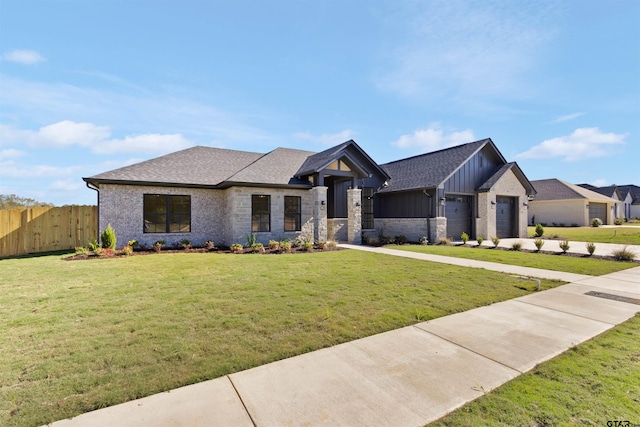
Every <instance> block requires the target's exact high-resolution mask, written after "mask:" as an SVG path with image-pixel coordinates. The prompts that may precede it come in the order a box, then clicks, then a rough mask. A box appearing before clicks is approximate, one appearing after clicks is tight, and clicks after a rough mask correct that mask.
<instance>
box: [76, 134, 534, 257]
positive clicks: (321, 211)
mask: <svg viewBox="0 0 640 427" xmlns="http://www.w3.org/2000/svg"><path fill="white" fill-rule="evenodd" d="M83 179H84V180H85V181H86V182H87V186H88V187H90V188H92V189H95V190H97V191H98V206H99V228H100V230H104V229H105V228H106V227H107V225H108V224H111V225H112V226H113V228H114V229H115V231H116V236H117V238H118V241H119V242H126V241H128V240H131V239H136V240H138V241H139V242H140V243H142V244H146V245H150V244H153V242H155V241H157V240H165V241H166V242H167V244H172V243H174V242H178V241H180V240H182V239H188V240H190V241H192V242H193V243H194V244H200V243H202V242H204V241H206V240H213V241H214V242H216V243H218V244H225V245H230V244H231V243H244V242H246V241H247V237H248V236H249V235H250V234H255V235H256V236H257V239H258V241H260V242H262V243H266V242H267V241H268V240H270V239H274V240H281V239H285V238H289V239H293V238H296V237H298V236H300V235H303V236H305V237H307V238H310V239H314V240H316V241H326V240H337V241H343V242H352V243H360V242H361V238H362V235H363V234H372V235H376V234H384V235H386V236H391V237H393V236H396V235H404V236H406V237H407V238H408V239H409V240H412V241H418V240H419V239H420V237H422V236H426V237H428V238H429V240H430V241H437V240H440V239H443V238H445V237H450V238H453V239H456V240H458V239H459V238H460V235H461V234H462V233H463V232H466V233H467V234H469V236H470V237H471V238H474V237H476V236H479V235H482V236H483V237H485V238H490V237H493V236H499V237H514V236H516V237H517V236H522V237H524V236H526V233H527V230H526V227H527V208H528V200H529V199H530V198H531V197H532V196H533V195H534V194H535V190H534V188H533V186H532V185H531V183H530V182H529V181H528V179H527V178H526V176H525V175H524V173H523V172H522V171H521V170H520V168H519V167H518V165H517V164H516V163H507V162H506V160H505V159H504V157H503V156H502V154H501V153H500V152H499V151H498V149H497V148H496V146H495V145H494V143H493V141H491V140H490V139H484V140H481V141H476V142H472V143H468V144H463V145H460V146H457V147H452V148H448V149H445V150H440V151H437V152H434V153H428V154H423V155H420V156H415V157H410V158H408V159H403V160H398V161H396V162H391V163H387V164H383V165H378V164H376V163H375V162H374V161H373V160H372V159H371V158H370V157H369V156H368V155H367V153H365V152H364V151H363V150H362V148H360V146H358V144H356V143H355V142H354V141H352V140H350V141H347V142H345V143H342V144H340V145H337V146H335V147H332V148H329V149H327V150H325V151H322V152H320V153H313V152H309V151H302V150H294V149H288V148H278V149H275V150H273V151H271V152H269V153H266V154H263V153H252V152H244V151H235V150H226V149H220V148H209V147H193V148H189V149H186V150H182V151H178V152H175V153H172V154H168V155H165V156H162V157H158V158H155V159H151V160H148V161H145V162H141V163H137V164H134V165H131V166H126V167H123V168H120V169H116V170H112V171H109V172H105V173H101V174H98V175H95V176H92V177H89V178H83Z"/></svg>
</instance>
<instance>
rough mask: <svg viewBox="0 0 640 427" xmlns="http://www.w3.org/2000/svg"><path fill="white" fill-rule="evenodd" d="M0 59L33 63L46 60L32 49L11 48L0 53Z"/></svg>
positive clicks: (25, 63)
mask: <svg viewBox="0 0 640 427" xmlns="http://www.w3.org/2000/svg"><path fill="white" fill-rule="evenodd" d="M2 59H3V60H5V61H9V62H16V63H18V64H24V65H33V64H37V63H38V62H42V61H46V58H45V57H44V56H42V55H40V54H39V53H38V52H36V51H34V50H12V51H11V52H7V53H5V54H3V55H2Z"/></svg>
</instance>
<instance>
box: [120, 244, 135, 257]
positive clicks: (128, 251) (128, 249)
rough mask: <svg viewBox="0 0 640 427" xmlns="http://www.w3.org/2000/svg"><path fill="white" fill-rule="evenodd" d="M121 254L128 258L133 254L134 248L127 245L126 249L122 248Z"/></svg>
mask: <svg viewBox="0 0 640 427" xmlns="http://www.w3.org/2000/svg"><path fill="white" fill-rule="evenodd" d="M120 253H121V254H122V255H126V256H129V255H131V254H133V246H131V245H126V246H125V247H124V248H122V251H120Z"/></svg>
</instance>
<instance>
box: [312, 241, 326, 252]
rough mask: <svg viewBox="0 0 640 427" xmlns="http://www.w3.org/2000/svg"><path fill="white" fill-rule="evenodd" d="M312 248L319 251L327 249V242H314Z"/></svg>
mask: <svg viewBox="0 0 640 427" xmlns="http://www.w3.org/2000/svg"><path fill="white" fill-rule="evenodd" d="M314 247H315V248H316V249H320V250H325V249H327V248H329V246H328V245H327V242H325V241H322V240H318V241H317V242H316V244H315V245H314Z"/></svg>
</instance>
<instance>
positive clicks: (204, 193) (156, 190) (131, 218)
mask: <svg viewBox="0 0 640 427" xmlns="http://www.w3.org/2000/svg"><path fill="white" fill-rule="evenodd" d="M145 194H165V195H180V196H191V232H190V233H144V223H143V221H144V219H143V196H144V195H145ZM224 204H225V197H224V190H207V189H198V188H175V187H148V186H137V185H116V184H102V185H100V194H99V206H98V216H99V221H98V227H99V231H100V232H102V231H104V229H105V228H107V226H108V225H109V224H111V226H112V227H113V229H114V231H115V233H116V239H117V246H118V248H121V247H123V246H124V245H125V244H126V243H127V242H128V241H129V240H133V239H135V240H137V241H138V242H139V243H140V244H143V245H147V246H150V245H152V244H153V243H154V242H156V241H158V240H164V241H166V242H167V246H171V245H172V244H173V243H176V242H179V241H180V240H183V239H189V240H191V242H192V243H193V244H194V245H201V244H202V243H203V242H205V241H206V240H213V241H214V242H215V243H216V244H218V243H220V241H221V240H222V239H223V235H224V233H223V230H224V222H223V218H224Z"/></svg>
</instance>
